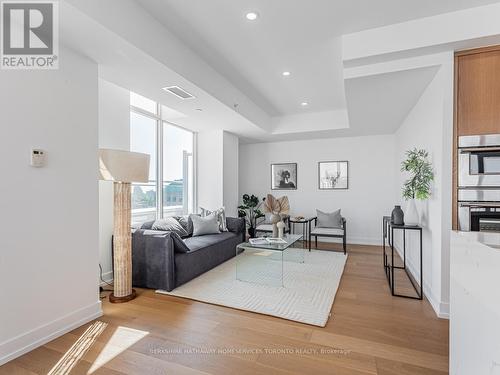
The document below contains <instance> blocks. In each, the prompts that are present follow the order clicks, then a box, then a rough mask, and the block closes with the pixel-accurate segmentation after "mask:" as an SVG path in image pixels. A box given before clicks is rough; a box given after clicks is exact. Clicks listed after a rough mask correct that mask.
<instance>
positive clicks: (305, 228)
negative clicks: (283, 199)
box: [288, 217, 314, 242]
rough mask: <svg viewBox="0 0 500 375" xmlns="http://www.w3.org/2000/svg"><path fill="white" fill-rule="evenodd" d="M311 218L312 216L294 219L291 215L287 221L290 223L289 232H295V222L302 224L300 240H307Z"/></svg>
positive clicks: (312, 218)
mask: <svg viewBox="0 0 500 375" xmlns="http://www.w3.org/2000/svg"><path fill="white" fill-rule="evenodd" d="M313 220H314V217H305V218H303V219H296V218H294V217H291V218H290V219H289V221H288V222H289V223H290V233H292V234H295V224H302V241H304V242H305V241H307V239H308V238H309V236H308V233H309V232H308V228H309V223H310V222H311V221H313Z"/></svg>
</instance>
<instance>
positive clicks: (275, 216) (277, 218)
mask: <svg viewBox="0 0 500 375" xmlns="http://www.w3.org/2000/svg"><path fill="white" fill-rule="evenodd" d="M280 221H281V216H280V215H278V214H272V215H271V223H272V224H273V237H274V238H276V237H278V226H277V224H278V223H279V222H280Z"/></svg>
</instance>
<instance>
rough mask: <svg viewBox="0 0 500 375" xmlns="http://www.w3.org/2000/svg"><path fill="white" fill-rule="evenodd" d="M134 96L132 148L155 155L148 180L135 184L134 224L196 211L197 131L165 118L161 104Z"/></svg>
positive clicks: (133, 192) (132, 99) (131, 126)
mask: <svg viewBox="0 0 500 375" xmlns="http://www.w3.org/2000/svg"><path fill="white" fill-rule="evenodd" d="M130 99H131V100H130V104H131V111H130V150H131V151H135V152H142V153H146V154H149V155H150V158H151V159H150V160H151V163H150V168H149V181H148V183H146V184H133V186H132V223H133V224H135V223H142V222H145V221H148V220H155V219H157V218H160V217H167V216H175V215H183V214H187V213H190V212H193V202H194V196H193V194H194V185H193V182H194V179H193V175H194V171H193V143H194V139H193V138H194V135H193V133H192V132H190V131H188V130H185V129H182V128H180V127H178V126H175V125H173V124H170V123H168V122H166V121H164V120H163V119H162V118H161V108H160V107H161V106H158V105H157V103H155V102H153V101H151V100H149V99H147V98H144V97H141V96H139V95H137V94H134V93H131V96H130ZM159 140H160V141H159Z"/></svg>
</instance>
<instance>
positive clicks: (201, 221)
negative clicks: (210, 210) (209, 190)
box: [190, 214, 220, 237]
mask: <svg viewBox="0 0 500 375" xmlns="http://www.w3.org/2000/svg"><path fill="white" fill-rule="evenodd" d="M190 218H191V220H192V221H193V237H196V236H203V235H207V234H217V233H220V231H219V221H218V220H217V216H216V215H214V214H211V215H209V216H207V217H200V216H197V215H191V216H190Z"/></svg>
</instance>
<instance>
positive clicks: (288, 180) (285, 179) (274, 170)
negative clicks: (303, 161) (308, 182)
mask: <svg viewBox="0 0 500 375" xmlns="http://www.w3.org/2000/svg"><path fill="white" fill-rule="evenodd" d="M271 189H272V190H297V163H280V164H271Z"/></svg>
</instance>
